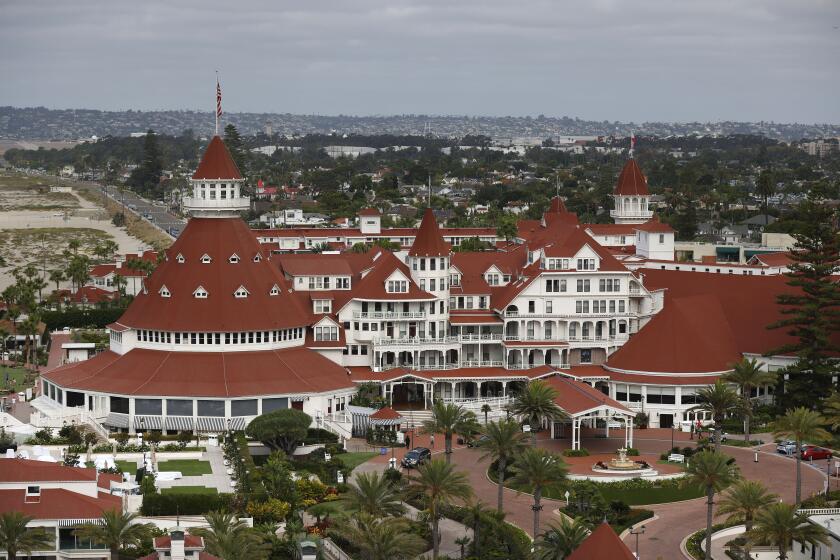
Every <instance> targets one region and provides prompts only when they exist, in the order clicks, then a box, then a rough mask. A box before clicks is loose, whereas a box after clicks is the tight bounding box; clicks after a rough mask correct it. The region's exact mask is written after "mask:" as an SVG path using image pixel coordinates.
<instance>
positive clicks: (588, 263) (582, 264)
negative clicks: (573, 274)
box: [577, 259, 595, 270]
mask: <svg viewBox="0 0 840 560" xmlns="http://www.w3.org/2000/svg"><path fill="white" fill-rule="evenodd" d="M577 269H578V270H595V259H578V260H577Z"/></svg>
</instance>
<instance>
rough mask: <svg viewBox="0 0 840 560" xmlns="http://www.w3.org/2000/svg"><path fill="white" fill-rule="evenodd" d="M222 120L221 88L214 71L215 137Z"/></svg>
mask: <svg viewBox="0 0 840 560" xmlns="http://www.w3.org/2000/svg"><path fill="white" fill-rule="evenodd" d="M221 118H222V86H221V84H220V83H219V71H218V70H216V136H218V135H219V120H220V119H221Z"/></svg>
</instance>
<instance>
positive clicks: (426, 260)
mask: <svg viewBox="0 0 840 560" xmlns="http://www.w3.org/2000/svg"><path fill="white" fill-rule="evenodd" d="M450 251H451V247H450V245H449V243H447V242H446V241H444V240H443V237H442V236H441V234H440V229H438V224H437V220H435V214H434V212H432V209H431V208H426V212H425V213H424V214H423V221H422V222H420V229H418V230H417V237H415V238H414V244H413V245H412V246H411V249H410V250H409V252H408V266H410V267H411V277H412V279H413V280H414V281H415V282H416V283H417V284H418V285H419V286H420V288H421V289H422V290H423V291H426V292H428V293H430V294H432V295H433V296H435V297H436V298H437V299H436V300H435V301H433V302H431V306H432V308H431V309H430V313H428V314H427V320H428V324H427V327H428V328H427V329H426V332H427V333H429V335H430V336H432V337H441V336H446V325H447V322H448V317H449V266H450Z"/></svg>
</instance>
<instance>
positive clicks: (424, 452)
mask: <svg viewBox="0 0 840 560" xmlns="http://www.w3.org/2000/svg"><path fill="white" fill-rule="evenodd" d="M431 458H432V451H431V450H430V449H429V448H428V447H415V448H414V449H412V450H411V451H409V452H408V453H406V454H405V457H403V460H402V461H401V462H400V464H401V465H402V466H403V467H405V468H407V469H413V468H416V467H419V466H420V465H422V464H423V463H425V462H426V461H428V460H429V459H431Z"/></svg>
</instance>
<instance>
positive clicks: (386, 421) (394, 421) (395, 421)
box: [370, 418, 405, 426]
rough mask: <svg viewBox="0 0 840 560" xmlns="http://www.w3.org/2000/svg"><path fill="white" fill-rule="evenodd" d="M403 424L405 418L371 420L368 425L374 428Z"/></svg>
mask: <svg viewBox="0 0 840 560" xmlns="http://www.w3.org/2000/svg"><path fill="white" fill-rule="evenodd" d="M404 422H405V418H371V419H370V423H371V424H373V425H374V426H396V425H398V424H402V423H404Z"/></svg>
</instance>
